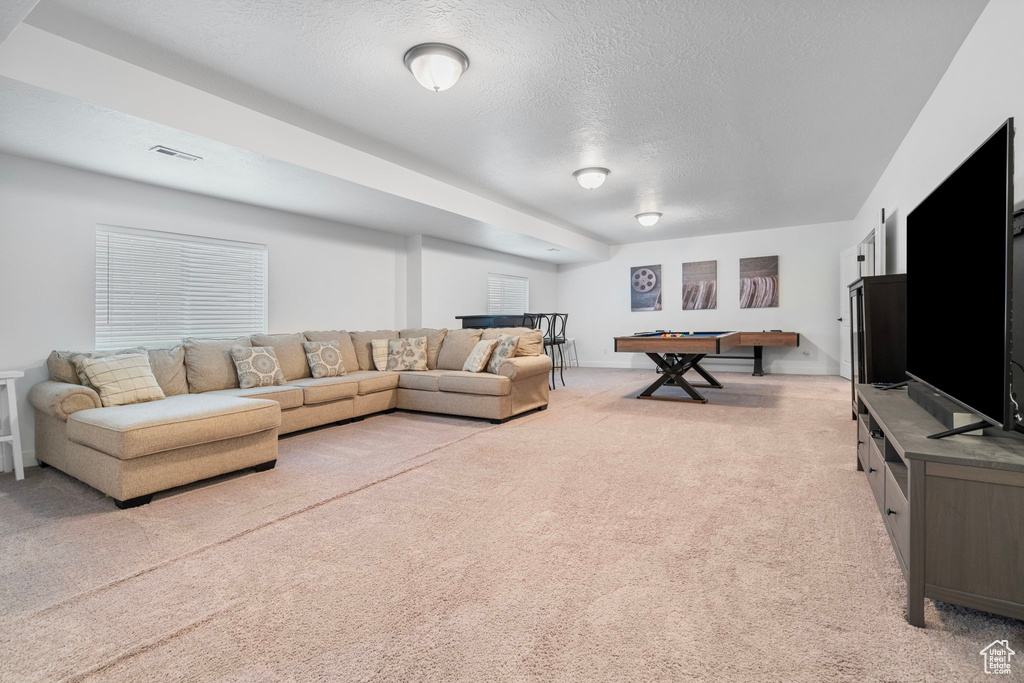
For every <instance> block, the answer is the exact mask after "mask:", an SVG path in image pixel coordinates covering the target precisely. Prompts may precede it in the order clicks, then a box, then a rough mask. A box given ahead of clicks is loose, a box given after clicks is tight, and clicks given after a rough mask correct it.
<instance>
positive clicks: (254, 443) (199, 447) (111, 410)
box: [29, 381, 281, 508]
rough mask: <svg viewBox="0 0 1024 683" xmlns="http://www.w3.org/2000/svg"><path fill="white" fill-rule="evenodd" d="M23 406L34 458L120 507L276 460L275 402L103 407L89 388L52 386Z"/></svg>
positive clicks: (201, 398)
mask: <svg viewBox="0 0 1024 683" xmlns="http://www.w3.org/2000/svg"><path fill="white" fill-rule="evenodd" d="M29 400H30V401H31V403H32V405H33V407H35V409H36V459H37V460H39V461H40V462H41V463H43V464H45V465H52V466H54V467H56V468H57V469H59V470H61V471H62V472H65V473H67V474H69V475H71V476H73V477H75V478H76V479H79V480H81V481H83V482H85V483H86V484H88V485H90V486H92V487H93V488H96V489H99V490H100V491H102V492H103V493H105V494H107V495H109V496H110V497H112V498H113V499H114V501H115V503H116V504H117V506H118V507H120V508H125V507H134V506H135V505H143V504H145V503H148V502H149V499H150V498H151V497H152V494H154V493H156V492H157V491H163V490H165V489H169V488H173V487H175V486H181V485H183V484H189V483H192V482H195V481H199V480H201V479H206V478H209V477H214V476H217V475H220V474H225V473H227V472H233V471H236V470H241V469H246V468H249V467H254V468H257V469H259V470H264V469H269V468H271V467H273V466H274V463H275V462H276V460H277V435H278V428H279V426H280V424H281V408H280V404H279V403H278V402H277V401H272V400H267V399H258V398H240V397H234V396H224V395H213V394H206V395H194V394H185V395H178V396H169V397H167V398H165V399H163V400H161V401H154V402H150V403H137V404H133V405H126V406H116V407H107V408H104V407H100V401H99V396H98V395H97V394H96V392H95V391H93V390H92V389H91V388H89V387H85V386H81V385H74V384H68V383H63V382H53V381H50V382H42V383H40V384H37V385H36V386H34V387H32V390H31V391H30V392H29Z"/></svg>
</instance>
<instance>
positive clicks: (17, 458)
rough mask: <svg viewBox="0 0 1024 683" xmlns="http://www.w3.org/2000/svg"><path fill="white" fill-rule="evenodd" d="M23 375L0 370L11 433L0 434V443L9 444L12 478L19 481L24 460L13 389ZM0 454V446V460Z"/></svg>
mask: <svg viewBox="0 0 1024 683" xmlns="http://www.w3.org/2000/svg"><path fill="white" fill-rule="evenodd" d="M24 376H25V373H24V372H18V371H17V370H6V371H0V388H2V389H5V391H4V393H5V394H7V417H8V419H10V422H11V433H10V434H3V435H0V444H4V443H9V444H11V450H12V453H11V454H12V455H13V456H14V458H13V459H14V478H15V479H17V480H19V481H20V480H22V479H24V478H25V461H24V460H23V456H22V454H21V430H19V429H18V399H17V396H16V395H15V391H14V381H15V380H17V379H21V378H22V377H24ZM2 456H3V450H2V446H0V460H2V459H3V458H2ZM5 469H6V468H5Z"/></svg>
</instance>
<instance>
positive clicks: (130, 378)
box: [81, 353, 164, 407]
mask: <svg viewBox="0 0 1024 683" xmlns="http://www.w3.org/2000/svg"><path fill="white" fill-rule="evenodd" d="M81 363H82V369H83V370H84V371H85V376H86V377H87V378H88V380H89V385H90V386H93V387H96V391H97V392H99V395H100V402H102V403H103V405H104V406H107V407H113V406H127V405H131V404H133V403H145V402H147V401H159V400H162V399H163V398H164V391H163V389H161V388H160V385H159V384H157V383H156V377H154V376H153V371H152V370H151V369H150V367H149V356H147V355H146V354H145V353H125V354H121V355H118V356H105V357H102V358H84V359H82V361H81Z"/></svg>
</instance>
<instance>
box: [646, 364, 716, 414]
mask: <svg viewBox="0 0 1024 683" xmlns="http://www.w3.org/2000/svg"><path fill="white" fill-rule="evenodd" d="M647 356H648V358H650V359H651V360H653V361H654V363H655V364H656V365H657V366H658V367H659V368H661V371H662V375H661V377H659V378H658V379H656V380H655V381H654V382H653V383H652V384H651V385H650V386H649V387H647V388H646V389H644V390H643V391H642V392H640V394H639V395H638V396H637V398H650V399H656V400H661V401H685V402H691V401H693V402H697V403H707V402H708V400H707V398H705V397H704V395H703V394H701V393H700V392H699V391H697V389H696V388H695V387H694V386H693V385H692V384H690V383H689V382H687V381H686V379H685V378H684V377H683V375H684V374H685V373H686V372H687V371H688V370H690V369H691V368H692V367H694V366H695V365H696V364H697V361H699V360H700V359H701V358H703V357H704V354H688V355H678V354H674V355H673V356H672V358H673V359H676V358H678V359H679V360H677V361H676V362H675V363H670V362H669V361H668V360H667V359H666V358H663V357H662V356H661V355H659V354H657V353H648V354H647ZM665 385H669V386H675V387H679V388H680V389H682V390H683V391H685V392H686V393H687V394H689V395H690V398H688V399H687V398H675V397H670V396H654V395H653V394H654V392H655V391H657V390H658V389H660V388H661V387H663V386H665Z"/></svg>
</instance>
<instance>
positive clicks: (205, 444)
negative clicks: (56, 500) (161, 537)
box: [29, 328, 551, 508]
mask: <svg viewBox="0 0 1024 683" xmlns="http://www.w3.org/2000/svg"><path fill="white" fill-rule="evenodd" d="M502 332H508V333H511V334H515V335H517V336H520V344H519V347H518V349H517V351H516V355H515V357H513V358H510V359H508V360H506V361H504V362H503V363H502V364H501V366H500V367H499V368H498V369H497V373H490V372H481V373H471V372H463V371H462V369H461V368H462V364H463V363H464V362H465V360H466V357H468V356H469V354H470V352H471V351H472V349H473V346H474V345H475V344H476V342H477V341H479V340H480V339H481V338H485V339H490V338H495V337H497V335H498V334H500V333H502ZM423 336H425V337H427V340H428V351H427V364H428V369H427V370H422V371H404V372H388V371H378V370H376V369H374V368H373V361H372V357H371V347H370V342H371V341H372V340H373V339H391V338H398V337H423ZM330 340H337V341H338V342H339V346H340V347H341V355H342V359H343V362H344V366H345V368H346V370H347V372H346V374H345V375H343V376H341V377H325V378H320V379H314V378H313V377H312V376H311V373H310V369H309V366H308V363H307V361H306V356H305V351H304V349H303V347H302V343H303V342H304V341H330ZM233 346H272V347H274V350H275V352H276V354H277V357H278V361H279V363H280V365H281V370H282V372H283V374H284V378H285V384H284V385H281V386H271V387H259V388H255V389H240V388H239V387H238V377H237V374H236V370H235V367H234V363H233V361H232V360H231V355H230V349H231V347H233ZM146 351H147V353H148V355H149V360H150V366H151V368H152V369H153V373H154V376H155V377H156V380H157V383H158V384H160V387H161V389H163V392H164V394H165V395H166V396H167V398H165V399H163V400H159V401H152V402H148V403H137V404H133V405H125V406H115V407H103V406H102V404H101V402H100V397H99V395H98V394H97V393H96V391H94V390H93V389H92V388H91V387H89V386H83V382H82V381H81V380H82V378H80V377H79V376H78V374H77V372H76V369H75V366H74V364H73V362H72V361H71V358H70V356H71V355H72V354H71V353H70V352H63V351H54V352H53V353H51V354H50V357H49V358H48V359H47V368H48V370H49V373H50V380H49V381H46V382H41V383H40V384H37V385H36V386H34V387H32V390H31V391H30V393H29V400H30V401H31V403H32V405H33V407H34V408H35V411H36V459H37V460H38V461H39V462H40V464H41V465H44V466H46V465H52V466H54V467H56V468H58V469H60V470H61V471H63V472H66V473H67V474H69V475H71V476H73V477H75V478H77V479H79V480H81V481H83V482H85V483H86V484H89V485H90V486H92V487H94V488H96V489H99V490H100V491H102V492H103V493H106V494H107V495H109V496H111V497H112V498H113V499H114V501H115V503H116V504H117V506H118V507H120V508H126V507H134V506H136V505H143V504H145V503H148V502H149V501H150V499H151V498H152V495H153V493H155V492H157V491H163V490H165V489H169V488H173V487H175V486H181V485H183V484H188V483H191V482H194V481H198V480H201V479H205V478H208V477H213V476H217V475H219V474H224V473H227V472H233V471H236V470H240V469H245V468H249V467H253V468H255V469H257V470H265V469H270V468H272V467H273V466H274V464H275V463H276V461H277V437H278V435H280V434H287V433H289V432H295V431H298V430H302V429H309V428H311V427H317V426H320V425H325V424H331V423H345V422H350V421H354V420H361V419H363V418H365V417H366V416H368V415H372V414H375V413H382V412H392V411H394V410H414V411H424V412H431V413H444V414H448V415H464V416H469V417H477V418H486V419H489V420H490V421H491V422H494V423H501V422H504V421H505V420H507V419H509V418H511V417H513V416H515V415H519V414H522V413H525V412H527V411H531V410H535V409H539V410H544V409H545V408H547V404H548V377H547V376H548V373H549V372H550V370H551V360H550V359H549V358H548V357H547V356H545V355H544V354H543V342H542V339H541V337H540V333H539V332H538V331H536V330H526V329H522V328H513V329H508V330H453V331H450V332H449V331H447V330H434V329H417V330H375V331H371V332H351V333H350V332H346V331H344V330H326V331H308V332H302V333H298V334H277V335H252V336H251V337H242V338H239V339H224V340H198V339H186V340H184V342H182V344H181V345H177V346H174V347H171V348H159V349H146Z"/></svg>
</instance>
